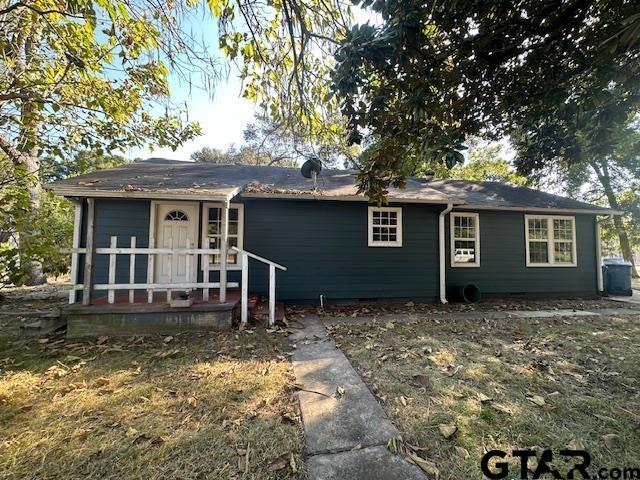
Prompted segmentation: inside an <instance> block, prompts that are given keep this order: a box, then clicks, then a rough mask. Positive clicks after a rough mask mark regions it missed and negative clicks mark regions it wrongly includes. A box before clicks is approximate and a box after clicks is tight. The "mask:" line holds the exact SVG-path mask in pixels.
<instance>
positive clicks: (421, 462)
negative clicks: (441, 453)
mask: <svg viewBox="0 0 640 480" xmlns="http://www.w3.org/2000/svg"><path fill="white" fill-rule="evenodd" d="M407 456H408V457H409V458H410V459H411V461H412V462H413V463H415V464H416V465H417V466H418V467H420V469H421V470H422V471H423V472H424V473H426V474H427V475H430V476H431V477H433V478H434V479H436V480H437V479H438V478H440V470H438V467H436V464H435V463H433V462H432V461H431V460H426V459H424V458H421V457H419V456H418V455H416V454H415V453H412V452H407Z"/></svg>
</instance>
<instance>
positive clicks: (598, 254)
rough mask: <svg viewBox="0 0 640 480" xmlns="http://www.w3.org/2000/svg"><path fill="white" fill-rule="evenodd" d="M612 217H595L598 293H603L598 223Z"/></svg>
mask: <svg viewBox="0 0 640 480" xmlns="http://www.w3.org/2000/svg"><path fill="white" fill-rule="evenodd" d="M613 215H615V214H611V215H607V216H606V217H604V218H598V217H596V223H595V229H596V279H597V282H598V293H599V294H602V293H604V279H603V278H602V248H601V239H600V222H604V221H606V220H610V219H611V218H612V217H613Z"/></svg>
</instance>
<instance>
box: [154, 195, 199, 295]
mask: <svg viewBox="0 0 640 480" xmlns="http://www.w3.org/2000/svg"><path fill="white" fill-rule="evenodd" d="M156 218H157V226H156V247H158V248H195V247H196V246H197V242H198V204H194V203H172V204H169V203H160V204H158V205H157V211H156ZM187 262H189V263H188V264H187ZM196 268H197V260H196V257H195V256H194V255H188V256H187V255H157V256H156V267H155V277H156V278H155V281H156V283H163V284H167V283H184V282H195V279H196Z"/></svg>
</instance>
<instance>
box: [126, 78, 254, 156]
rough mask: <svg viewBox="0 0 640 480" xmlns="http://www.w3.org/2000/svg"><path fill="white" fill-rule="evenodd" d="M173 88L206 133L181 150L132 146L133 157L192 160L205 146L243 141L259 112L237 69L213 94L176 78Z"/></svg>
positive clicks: (174, 97)
mask: <svg viewBox="0 0 640 480" xmlns="http://www.w3.org/2000/svg"><path fill="white" fill-rule="evenodd" d="M170 82H171V84H173V88H172V102H174V103H176V104H184V103H186V108H187V112H188V119H189V121H190V122H194V121H197V122H199V123H200V126H201V127H202V135H201V136H199V137H196V138H195V139H194V140H191V141H189V142H186V143H185V144H183V145H182V146H181V147H179V148H178V149H177V150H175V151H173V150H171V149H170V148H158V149H155V150H153V151H149V149H147V148H144V149H139V148H136V149H130V150H128V151H126V152H125V155H126V156H127V157H129V158H136V157H142V158H148V157H163V158H171V159H174V160H188V159H189V157H190V156H191V154H192V153H193V152H195V151H197V150H200V149H201V148H202V147H216V148H219V149H226V148H227V147H229V146H231V145H232V144H235V145H239V144H241V143H242V142H243V138H242V132H243V130H244V128H245V126H246V125H247V124H248V123H251V122H252V121H253V117H254V113H255V112H256V111H257V110H256V106H255V104H254V103H253V102H250V101H248V100H246V99H244V98H240V93H241V83H240V79H239V78H238V77H237V75H236V74H235V72H233V73H232V74H230V76H229V78H228V79H227V80H221V81H220V83H219V84H218V85H217V86H216V88H215V91H214V92H213V94H214V97H213V99H211V98H210V97H211V96H210V94H209V93H208V92H205V91H203V90H192V91H191V92H190V91H189V89H188V88H187V87H186V86H184V85H179V84H178V81H177V80H176V79H175V78H171V79H170Z"/></svg>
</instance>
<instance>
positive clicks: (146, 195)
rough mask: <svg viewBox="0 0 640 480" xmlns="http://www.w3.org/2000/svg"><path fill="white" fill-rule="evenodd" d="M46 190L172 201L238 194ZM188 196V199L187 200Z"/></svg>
mask: <svg viewBox="0 0 640 480" xmlns="http://www.w3.org/2000/svg"><path fill="white" fill-rule="evenodd" d="M44 188H45V190H50V191H52V192H53V193H55V194H56V195H60V196H62V197H86V198H142V199H144V200H171V201H176V202H180V201H205V202H224V201H225V200H226V199H227V198H228V197H229V195H236V193H235V192H236V190H237V189H233V190H231V191H230V192H229V193H219V194H217V195H210V194H209V195H207V194H205V193H197V192H196V193H194V192H191V191H187V190H180V191H176V192H162V191H157V190H134V191H131V192H123V191H110V190H90V189H81V188H60V187H49V186H45V187H44ZM185 198H188V200H185Z"/></svg>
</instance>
